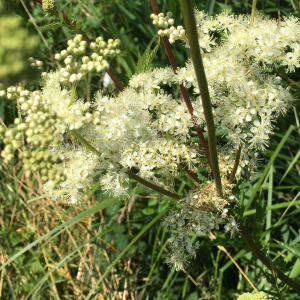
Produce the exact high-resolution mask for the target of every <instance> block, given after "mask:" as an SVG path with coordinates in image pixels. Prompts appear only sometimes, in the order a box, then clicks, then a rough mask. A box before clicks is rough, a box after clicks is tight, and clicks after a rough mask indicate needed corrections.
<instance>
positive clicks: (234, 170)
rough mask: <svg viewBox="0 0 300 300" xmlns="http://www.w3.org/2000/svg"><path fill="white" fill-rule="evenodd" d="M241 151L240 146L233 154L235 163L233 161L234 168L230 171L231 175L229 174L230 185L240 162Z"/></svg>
mask: <svg viewBox="0 0 300 300" xmlns="http://www.w3.org/2000/svg"><path fill="white" fill-rule="evenodd" d="M241 150H242V147H241V145H240V146H239V147H238V149H237V150H236V153H235V161H234V166H233V168H232V171H231V174H230V177H229V180H228V182H229V183H232V182H233V180H234V177H235V174H236V171H237V168H238V166H239V162H240V157H241Z"/></svg>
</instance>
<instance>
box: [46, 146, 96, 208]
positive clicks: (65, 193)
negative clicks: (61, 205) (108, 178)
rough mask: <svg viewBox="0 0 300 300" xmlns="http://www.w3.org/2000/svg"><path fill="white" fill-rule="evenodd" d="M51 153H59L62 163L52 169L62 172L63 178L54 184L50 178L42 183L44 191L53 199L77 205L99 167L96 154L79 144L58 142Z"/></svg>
mask: <svg viewBox="0 0 300 300" xmlns="http://www.w3.org/2000/svg"><path fill="white" fill-rule="evenodd" d="M51 154H52V155H59V157H60V158H61V160H62V161H63V163H61V164H55V165H54V169H55V170H56V171H57V172H58V173H61V174H63V176H64V177H65V180H64V181H63V182H60V183H59V185H57V184H56V182H55V180H53V179H50V180H48V181H47V182H46V183H45V184H44V192H45V193H46V194H47V195H49V197H51V198H52V199H53V200H54V201H62V202H65V203H69V204H72V205H78V204H80V203H81V201H82V197H83V195H84V192H85V191H86V189H87V188H89V187H90V184H91V183H93V178H92V176H93V175H94V174H95V171H96V170H97V169H98V167H99V160H98V157H97V155H96V154H93V153H91V152H90V151H88V150H87V149H86V148H84V147H82V146H79V145H70V144H63V143H62V144H60V145H59V147H57V148H53V149H52V150H51Z"/></svg>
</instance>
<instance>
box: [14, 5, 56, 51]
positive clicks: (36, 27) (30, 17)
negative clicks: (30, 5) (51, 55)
mask: <svg viewBox="0 0 300 300" xmlns="http://www.w3.org/2000/svg"><path fill="white" fill-rule="evenodd" d="M20 2H21V3H22V5H23V7H24V9H25V11H26V13H27V15H28V16H29V19H30V20H31V21H32V23H33V25H34V27H35V29H36V31H37V32H38V33H39V35H40V37H41V38H42V40H43V42H44V44H45V45H46V47H47V48H48V50H51V48H50V46H49V44H48V43H47V41H46V39H45V38H44V36H43V34H42V33H41V31H40V30H39V27H38V26H37V25H36V23H35V21H34V19H33V17H32V16H31V14H30V12H29V10H28V9H27V6H26V5H25V3H24V1H23V0H20Z"/></svg>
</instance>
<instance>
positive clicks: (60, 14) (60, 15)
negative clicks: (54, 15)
mask: <svg viewBox="0 0 300 300" xmlns="http://www.w3.org/2000/svg"><path fill="white" fill-rule="evenodd" d="M58 17H59V20H60V23H61V24H63V23H64V16H63V14H62V13H61V11H58Z"/></svg>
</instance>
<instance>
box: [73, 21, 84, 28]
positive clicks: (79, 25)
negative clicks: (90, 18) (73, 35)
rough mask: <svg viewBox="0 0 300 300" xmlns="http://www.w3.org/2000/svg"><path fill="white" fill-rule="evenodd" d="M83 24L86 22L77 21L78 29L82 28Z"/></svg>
mask: <svg viewBox="0 0 300 300" xmlns="http://www.w3.org/2000/svg"><path fill="white" fill-rule="evenodd" d="M83 25H84V23H82V22H76V26H75V28H76V30H78V29H80V28H81V27H82V26H83Z"/></svg>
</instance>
